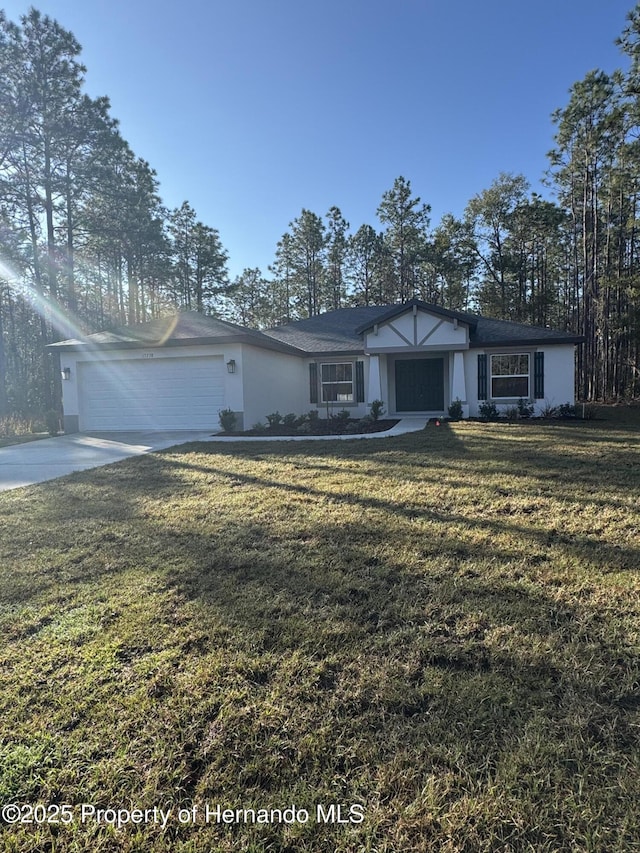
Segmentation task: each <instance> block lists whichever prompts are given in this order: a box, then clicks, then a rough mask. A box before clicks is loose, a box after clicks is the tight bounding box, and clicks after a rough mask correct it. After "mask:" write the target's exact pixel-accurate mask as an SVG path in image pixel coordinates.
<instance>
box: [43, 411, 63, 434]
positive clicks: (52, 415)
mask: <svg viewBox="0 0 640 853" xmlns="http://www.w3.org/2000/svg"><path fill="white" fill-rule="evenodd" d="M44 420H45V423H46V425H47V432H48V433H49V435H57V434H58V433H59V432H60V415H59V414H58V412H56V410H55V409H49V411H48V412H46V414H45V416H44Z"/></svg>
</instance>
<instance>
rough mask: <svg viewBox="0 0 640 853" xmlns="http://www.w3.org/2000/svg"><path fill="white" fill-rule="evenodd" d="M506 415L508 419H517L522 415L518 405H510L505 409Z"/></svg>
mask: <svg viewBox="0 0 640 853" xmlns="http://www.w3.org/2000/svg"><path fill="white" fill-rule="evenodd" d="M504 416H505V417H506V419H507V420H508V421H515V420H517V419H518V418H519V417H520V416H521V415H520V412H519V410H518V407H517V406H508V408H507V409H506V410H505V413H504Z"/></svg>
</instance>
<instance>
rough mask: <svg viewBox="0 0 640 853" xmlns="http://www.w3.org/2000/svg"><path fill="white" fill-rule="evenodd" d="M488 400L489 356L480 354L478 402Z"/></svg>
mask: <svg viewBox="0 0 640 853" xmlns="http://www.w3.org/2000/svg"><path fill="white" fill-rule="evenodd" d="M486 399H487V356H486V355H485V354H484V353H479V354H478V400H486Z"/></svg>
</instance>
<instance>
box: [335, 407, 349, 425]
mask: <svg viewBox="0 0 640 853" xmlns="http://www.w3.org/2000/svg"><path fill="white" fill-rule="evenodd" d="M350 417H351V412H350V411H349V410H348V409H341V410H340V411H339V412H338V413H337V415H335V419H336V420H337V421H342V422H343V423H346V422H347V421H348V420H349V418H350Z"/></svg>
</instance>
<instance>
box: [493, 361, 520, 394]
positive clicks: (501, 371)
mask: <svg viewBox="0 0 640 853" xmlns="http://www.w3.org/2000/svg"><path fill="white" fill-rule="evenodd" d="M491 396H492V397H494V398H500V397H529V354H528V353H526V352H525V353H513V354H509V355H492V356H491Z"/></svg>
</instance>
